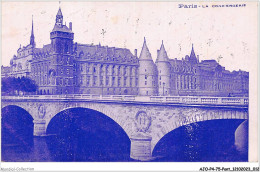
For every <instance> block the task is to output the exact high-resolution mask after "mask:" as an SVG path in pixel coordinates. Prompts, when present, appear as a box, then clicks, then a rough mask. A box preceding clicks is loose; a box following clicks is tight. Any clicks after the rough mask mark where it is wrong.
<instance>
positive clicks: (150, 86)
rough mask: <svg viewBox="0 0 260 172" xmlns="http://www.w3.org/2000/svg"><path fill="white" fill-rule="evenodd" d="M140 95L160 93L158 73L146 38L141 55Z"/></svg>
mask: <svg viewBox="0 0 260 172" xmlns="http://www.w3.org/2000/svg"><path fill="white" fill-rule="evenodd" d="M139 65H140V66H139V95H143V96H151V95H158V83H157V81H158V73H157V68H156V65H155V64H154V62H153V59H152V56H151V53H150V52H149V49H148V47H147V45H146V40H145V38H144V44H143V48H142V51H141V54H140V57H139Z"/></svg>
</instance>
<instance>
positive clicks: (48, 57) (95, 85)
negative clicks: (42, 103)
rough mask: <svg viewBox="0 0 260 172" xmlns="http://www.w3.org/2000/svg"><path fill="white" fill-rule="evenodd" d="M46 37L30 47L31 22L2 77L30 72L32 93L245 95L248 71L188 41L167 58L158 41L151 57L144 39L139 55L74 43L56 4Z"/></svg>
mask: <svg viewBox="0 0 260 172" xmlns="http://www.w3.org/2000/svg"><path fill="white" fill-rule="evenodd" d="M50 39H51V43H50V44H47V45H44V46H43V47H42V48H36V43H35V38H34V32H33V23H32V32H31V37H30V44H29V45H27V46H25V47H21V46H20V48H19V49H18V50H17V55H14V56H13V58H12V59H11V61H10V67H8V66H7V67H4V66H2V77H9V76H11V77H22V76H26V77H30V78H31V79H33V80H35V81H36V83H37V85H38V86H39V90H38V91H37V94H102V95H121V94H124V95H143V96H151V95H154V96H158V95H159V96H166V95H167V96H170V95H171V96H178V95H180V96H182V95H183V96H192V95H196V96H248V88H249V85H248V84H249V73H248V72H245V71H241V70H239V71H232V72H230V71H228V70H226V69H225V67H223V66H221V65H220V64H219V63H217V62H216V61H215V60H203V61H199V56H196V55H195V51H194V48H193V46H192V50H191V53H190V55H186V56H185V58H184V59H181V60H178V59H177V58H175V59H170V58H169V57H168V55H167V52H166V50H165V47H164V44H163V42H162V45H161V47H160V49H159V50H158V51H157V59H156V61H155V62H154V61H153V59H152V56H151V53H150V52H149V49H148V46H147V43H146V40H145V39H144V43H143V47H142V50H141V53H140V55H139V58H138V55H137V50H135V52H134V54H132V53H131V52H130V50H129V49H126V48H116V47H108V46H101V45H100V44H99V45H93V44H80V43H77V42H74V33H73V30H72V23H71V22H70V23H69V27H67V26H66V25H64V24H63V15H62V11H61V9H59V10H58V13H57V15H56V21H55V24H54V28H53V30H52V32H51V33H50Z"/></svg>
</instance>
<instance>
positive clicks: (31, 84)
mask: <svg viewBox="0 0 260 172" xmlns="http://www.w3.org/2000/svg"><path fill="white" fill-rule="evenodd" d="M37 89H38V85H37V84H36V83H35V81H33V80H32V79H30V78H26V77H22V78H15V77H7V78H2V93H6V94H9V95H14V94H15V93H19V92H23V93H29V92H36V91H37Z"/></svg>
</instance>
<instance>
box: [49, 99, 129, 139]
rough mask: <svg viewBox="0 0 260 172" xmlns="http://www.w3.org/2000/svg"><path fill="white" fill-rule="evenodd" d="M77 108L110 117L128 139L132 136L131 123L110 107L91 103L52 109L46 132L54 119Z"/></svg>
mask: <svg viewBox="0 0 260 172" xmlns="http://www.w3.org/2000/svg"><path fill="white" fill-rule="evenodd" d="M77 108H80V109H88V110H92V111H95V112H99V113H101V114H103V115H105V116H106V117H108V118H109V119H111V120H112V121H114V122H115V123H116V124H118V125H119V126H120V127H121V128H122V129H123V130H124V132H125V133H126V134H127V136H128V138H130V137H131V134H132V130H131V129H132V128H131V127H129V125H127V124H126V123H127V122H129V121H125V120H124V119H121V118H120V117H119V116H118V115H117V114H116V113H115V111H113V110H111V108H110V107H109V105H102V104H91V103H90V104H82V105H73V104H66V105H63V106H57V107H56V108H51V109H53V110H52V111H51V114H47V117H46V118H45V119H46V131H47V128H48V125H49V123H50V122H51V120H52V119H53V118H55V116H56V115H58V114H59V113H61V112H65V111H66V110H70V109H77ZM47 113H48V110H47ZM48 116H49V117H48Z"/></svg>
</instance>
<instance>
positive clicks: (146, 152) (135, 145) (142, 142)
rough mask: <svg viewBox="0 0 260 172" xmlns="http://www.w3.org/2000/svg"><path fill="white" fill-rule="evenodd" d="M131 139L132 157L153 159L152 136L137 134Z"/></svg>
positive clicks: (145, 159)
mask: <svg viewBox="0 0 260 172" xmlns="http://www.w3.org/2000/svg"><path fill="white" fill-rule="evenodd" d="M130 140H131V153H130V157H131V158H132V159H135V160H140V161H149V160H151V159H152V153H151V140H152V137H150V136H144V135H137V136H134V137H132V138H130Z"/></svg>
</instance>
